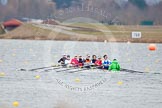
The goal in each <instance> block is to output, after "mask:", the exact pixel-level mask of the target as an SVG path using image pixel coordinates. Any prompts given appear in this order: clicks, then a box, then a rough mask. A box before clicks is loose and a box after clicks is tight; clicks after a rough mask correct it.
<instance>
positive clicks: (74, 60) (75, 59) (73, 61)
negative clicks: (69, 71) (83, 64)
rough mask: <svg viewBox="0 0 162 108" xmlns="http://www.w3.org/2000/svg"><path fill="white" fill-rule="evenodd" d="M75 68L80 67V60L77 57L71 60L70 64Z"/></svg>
mask: <svg viewBox="0 0 162 108" xmlns="http://www.w3.org/2000/svg"><path fill="white" fill-rule="evenodd" d="M70 63H71V64H72V65H73V66H76V67H77V66H78V64H79V62H78V59H77V55H76V56H74V58H73V59H72V60H71V62H70Z"/></svg>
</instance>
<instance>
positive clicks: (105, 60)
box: [102, 55, 111, 70]
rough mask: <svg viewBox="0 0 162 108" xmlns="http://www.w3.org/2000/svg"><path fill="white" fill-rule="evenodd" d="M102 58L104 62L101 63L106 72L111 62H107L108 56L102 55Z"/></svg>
mask: <svg viewBox="0 0 162 108" xmlns="http://www.w3.org/2000/svg"><path fill="white" fill-rule="evenodd" d="M103 58H104V60H103V61H102V64H103V68H104V69H107V70H108V69H109V65H110V64H111V61H110V60H108V56H107V55H104V56H103Z"/></svg>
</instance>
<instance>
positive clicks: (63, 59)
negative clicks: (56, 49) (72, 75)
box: [58, 54, 66, 65]
mask: <svg viewBox="0 0 162 108" xmlns="http://www.w3.org/2000/svg"><path fill="white" fill-rule="evenodd" d="M65 60H66V54H63V55H62V58H60V60H59V61H58V63H61V64H62V65H63V64H65Z"/></svg>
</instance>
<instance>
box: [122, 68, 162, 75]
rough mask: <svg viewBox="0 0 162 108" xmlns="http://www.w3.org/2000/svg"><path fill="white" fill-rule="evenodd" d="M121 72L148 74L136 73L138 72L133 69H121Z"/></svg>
mask: <svg viewBox="0 0 162 108" xmlns="http://www.w3.org/2000/svg"><path fill="white" fill-rule="evenodd" d="M120 71H124V72H129V73H147V72H142V71H136V70H131V69H124V68H121V69H120ZM152 74H161V73H156V72H155V73H152Z"/></svg>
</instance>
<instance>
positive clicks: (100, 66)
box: [95, 56, 102, 69]
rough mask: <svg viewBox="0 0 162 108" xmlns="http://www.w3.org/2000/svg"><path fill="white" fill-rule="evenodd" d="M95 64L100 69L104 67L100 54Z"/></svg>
mask: <svg viewBox="0 0 162 108" xmlns="http://www.w3.org/2000/svg"><path fill="white" fill-rule="evenodd" d="M95 65H96V66H97V68H98V69H102V59H101V56H98V59H97V61H96V62H95Z"/></svg>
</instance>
